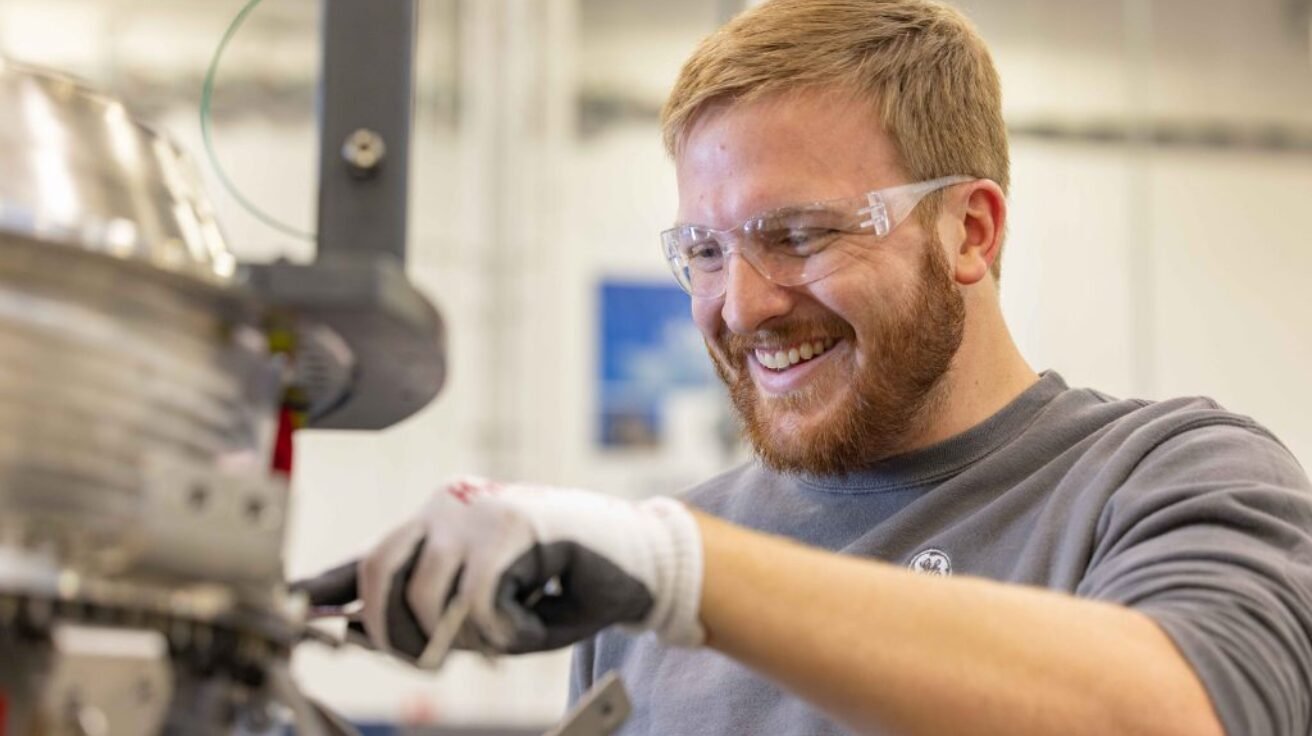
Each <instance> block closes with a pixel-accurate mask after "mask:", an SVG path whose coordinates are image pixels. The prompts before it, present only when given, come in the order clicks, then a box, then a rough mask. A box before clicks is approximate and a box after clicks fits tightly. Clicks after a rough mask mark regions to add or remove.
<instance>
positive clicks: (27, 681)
mask: <svg viewBox="0 0 1312 736" xmlns="http://www.w3.org/2000/svg"><path fill="white" fill-rule="evenodd" d="M324 11H325V16H324V39H325V43H324V65H323V77H322V80H321V126H320V132H321V169H320V203H319V204H320V206H319V212H320V215H319V228H318V240H319V250H318V258H317V260H316V261H315V262H314V263H312V264H310V265H293V264H288V263H275V264H267V265H242V264H239V263H236V262H235V261H234V259H233V257H232V255H231V254H230V253H229V251H228V249H227V248H226V246H225V244H224V242H223V237H222V235H221V230H220V228H219V226H218V223H217V222H216V221H215V218H214V213H213V211H212V209H211V207H210V205H209V203H208V202H207V200H206V199H205V197H204V196H203V194H202V193H201V191H200V189H199V187H198V186H197V182H196V178H195V176H194V174H193V172H192V171H191V170H190V168H189V164H188V163H187V161H186V159H185V158H184V157H183V155H182V153H181V152H180V151H179V150H178V149H177V148H176V147H175V146H174V145H172V144H171V143H170V142H169V141H168V140H166V139H165V138H163V137H161V136H160V135H158V134H156V133H155V132H153V131H152V130H150V129H149V128H147V127H146V126H143V125H142V124H140V123H139V122H137V121H136V120H135V119H134V118H133V117H132V115H131V113H130V112H129V111H128V110H127V108H125V107H124V106H123V105H122V104H121V103H120V102H119V101H117V100H114V99H112V98H109V97H106V96H104V95H102V94H99V93H97V92H96V91H94V90H92V89H90V88H88V87H87V86H84V85H82V84H80V83H79V82H77V81H75V80H73V79H71V78H69V77H66V76H62V75H60V74H57V73H52V72H48V71H43V70H38V69H33V68H28V67H23V66H20V65H16V64H13V63H9V62H4V61H3V60H0V110H4V114H3V115H0V172H2V173H0V736H64V735H69V736H73V735H82V736H103V735H107V734H114V735H118V734H132V735H134V736H135V735H138V734H157V733H170V734H199V735H201V736H205V735H208V734H262V733H279V732H281V730H282V724H281V721H282V720H285V718H284V716H285V715H286V714H287V713H290V714H291V716H292V717H293V720H294V721H295V723H296V730H297V732H298V733H302V734H319V733H324V734H333V733H349V732H350V727H349V726H347V725H346V724H344V723H342V722H341V721H340V720H339V719H336V718H334V717H333V716H331V715H329V714H328V712H327V711H325V710H324V709H323V708H321V707H319V706H318V705H316V704H314V703H312V702H310V701H309V700H308V699H307V698H305V697H304V696H302V695H301V694H300V693H299V692H298V691H297V689H296V687H295V685H294V683H293V682H292V680H291V678H290V676H289V673H288V669H287V663H288V659H289V656H290V653H291V651H292V649H293V648H294V647H295V646H296V645H297V644H298V643H300V642H302V641H305V640H306V639H315V638H319V639H322V638H324V637H323V635H322V634H317V633H315V630H313V629H311V628H309V627H308V626H307V624H306V620H305V619H306V612H305V610H304V606H303V604H302V602H301V601H299V600H298V599H297V598H296V597H295V596H292V595H290V594H288V593H287V591H286V587H285V584H284V581H283V577H282V576H283V570H282V560H281V549H282V544H283V532H284V528H285V520H286V515H287V513H288V498H287V490H288V489H287V476H286V473H285V471H286V470H287V468H286V467H285V463H284V462H283V460H281V459H277V458H278V456H279V452H281V451H283V450H285V449H286V448H285V447H282V446H281V445H285V443H286V442H287V441H288V434H287V433H288V431H289V429H290V426H289V412H290V411H296V412H303V421H304V423H305V424H306V425H307V426H311V427H323V428H357V429H379V428H383V427H386V426H389V425H391V424H394V423H395V422H397V421H399V420H401V419H403V418H405V417H406V416H409V415H410V414H412V413H413V412H415V411H417V410H418V409H420V408H421V407H423V406H424V405H425V404H427V403H428V401H429V400H430V399H431V398H432V397H433V396H434V395H435V394H436V393H437V391H438V390H439V388H440V387H441V384H442V380H443V377H444V372H445V353H444V338H443V327H442V322H441V320H440V318H439V316H438V314H437V312H436V310H435V309H434V308H433V306H432V305H431V304H430V303H429V302H428V301H427V300H426V299H425V298H424V297H423V296H422V295H421V294H420V293H419V292H418V291H417V290H416V289H415V288H414V286H413V285H412V284H410V282H409V281H408V280H407V279H406V278H405V274H404V270H403V264H404V256H405V236H406V233H405V222H406V186H407V177H408V172H407V158H408V156H407V148H408V143H409V137H410V105H411V97H412V92H411V87H412V80H411V59H412V45H413V35H414V34H413V28H414V5H413V2H412V0H389V2H387V3H377V2H374V1H373V0H326V1H325V4H324ZM289 397H295V399H296V401H295V403H296V404H297V406H289V404H288V398H289ZM603 685H604V686H605V688H604V690H603V691H602V692H599V693H598V695H597V696H596V697H594V698H593V699H592V700H591V701H589V703H590V704H591V707H585V708H584V709H583V712H582V713H581V714H580V715H579V717H578V719H577V720H575V721H573V722H572V723H573V725H570V724H566V725H564V726H562V728H561V729H559V730H558V731H557V732H558V733H562V734H576V735H582V734H599V733H607V732H609V731H610V730H611V729H613V728H614V727H615V725H616V724H617V723H618V722H619V721H622V720H623V717H624V714H625V712H626V708H627V705H626V704H625V702H624V697H623V692H622V689H620V688H618V686H617V685H616V684H614V683H603ZM585 705H588V704H587V703H585Z"/></svg>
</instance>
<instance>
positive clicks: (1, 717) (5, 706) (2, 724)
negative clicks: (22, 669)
mask: <svg viewBox="0 0 1312 736" xmlns="http://www.w3.org/2000/svg"><path fill="white" fill-rule="evenodd" d="M8 732H9V696H8V695H5V694H4V693H2V692H0V736H5V734H6V733H8Z"/></svg>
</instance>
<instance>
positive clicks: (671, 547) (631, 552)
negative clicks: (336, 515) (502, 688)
mask: <svg viewBox="0 0 1312 736" xmlns="http://www.w3.org/2000/svg"><path fill="white" fill-rule="evenodd" d="M348 578H358V579H356V580H351V581H350V584H352V585H355V586H356V587H357V588H358V590H356V591H353V592H354V593H358V595H359V598H360V600H361V601H362V602H363V609H362V611H361V615H360V618H361V619H362V621H363V628H364V629H365V631H366V632H367V633H368V636H369V638H370V639H371V640H372V642H373V644H374V646H375V647H377V648H379V649H382V650H385V651H390V652H393V653H395V654H397V655H399V656H402V657H404V658H406V659H409V660H411V661H413V662H415V663H416V664H418V665H419V666H421V667H428V668H435V667H437V666H438V665H440V663H441V660H442V659H443V657H444V656H445V654H446V652H447V650H448V649H450V648H451V647H452V646H454V647H456V648H464V649H479V650H483V651H485V652H490V653H523V652H534V651H543V650H548V649H556V648H559V647H563V646H567V645H569V644H572V643H574V642H576V641H579V640H582V639H585V638H587V637H590V636H592V635H593V634H596V633H597V632H598V631H600V630H602V629H604V628H606V627H608V626H611V625H614V624H620V625H624V626H626V627H628V628H630V629H631V630H644V629H647V630H653V631H655V632H656V633H657V634H658V635H659V636H660V637H661V639H663V640H664V641H665V642H667V643H669V644H674V645H680V646H696V645H699V644H700V643H701V642H702V640H703V638H704V632H703V629H702V627H701V623H700V621H699V620H698V606H699V603H700V598H701V583H702V547H701V535H700V532H699V531H698V527H697V523H696V521H695V520H694V519H693V517H692V514H691V513H690V512H689V511H688V509H687V508H686V507H685V506H684V505H683V504H682V503H680V502H678V501H675V500H673V499H670V498H652V499H648V500H644V501H640V502H636V503H635V502H631V501H626V500H621V499H618V498H613V497H610V496H605V495H602V494H598V493H592V492H588V491H581V490H575V489H564V488H552V487H547V486H532V485H514V484H497V483H492V482H489V481H486V480H482V479H476V478H468V479H462V480H458V481H455V482H452V483H449V484H447V485H445V486H444V487H442V488H441V489H439V490H438V491H437V492H436V493H434V494H433V497H432V498H431V500H430V501H429V502H428V504H427V505H426V506H425V507H424V509H423V510H422V511H421V513H420V514H419V515H418V516H417V517H416V518H414V519H412V520H411V521H409V522H408V523H406V524H404V525H402V526H401V527H399V528H398V529H396V530H395V531H393V532H392V533H391V534H389V535H388V536H387V537H386V538H385V539H384V540H383V541H382V542H381V543H380V544H379V545H378V546H377V547H375V548H374V549H373V551H372V552H370V553H369V554H368V555H367V556H366V557H365V558H363V559H362V560H360V561H359V563H358V564H356V565H348V566H344V567H342V568H338V569H337V570H335V571H329V573H325V574H324V575H323V576H320V578H318V579H316V580H311V581H305V582H303V583H301V584H299V586H298V587H300V588H301V589H303V590H305V591H307V592H308V593H309V594H310V598H311V603H323V602H342V601H340V600H337V601H328V599H329V598H332V597H334V596H337V597H339V598H340V597H341V593H342V591H343V590H344V589H345V586H344V581H347V579H348ZM334 588H336V589H337V592H336V593H333V592H332V589H334ZM316 597H318V599H319V600H316Z"/></svg>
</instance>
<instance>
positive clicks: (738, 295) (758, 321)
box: [721, 253, 795, 334]
mask: <svg viewBox="0 0 1312 736" xmlns="http://www.w3.org/2000/svg"><path fill="white" fill-rule="evenodd" d="M725 268H727V269H728V270H729V272H728V274H727V275H726V276H725V279H726V281H725V284H724V306H723V307H721V316H723V318H724V324H725V326H726V327H728V328H729V329H730V330H732V331H734V332H736V333H738V334H747V333H750V332H754V331H756V330H757V329H758V328H760V327H761V326H762V325H763V324H765V323H766V322H768V321H769V320H770V319H773V318H774V317H779V316H782V315H784V314H787V313H788V311H789V310H791V309H792V308H793V302H794V299H795V297H794V295H793V293H792V291H791V290H790V289H789V288H788V287H786V286H780V285H778V284H776V283H774V282H772V281H770V280H769V279H767V278H766V277H765V274H763V273H761V272H760V270H758V269H757V268H756V266H755V265H753V264H752V263H751V262H750V261H748V260H747V259H746V258H743V256H742V254H741V253H734V254H732V255H731V256H730V257H729V260H728V262H727V263H726V264H725Z"/></svg>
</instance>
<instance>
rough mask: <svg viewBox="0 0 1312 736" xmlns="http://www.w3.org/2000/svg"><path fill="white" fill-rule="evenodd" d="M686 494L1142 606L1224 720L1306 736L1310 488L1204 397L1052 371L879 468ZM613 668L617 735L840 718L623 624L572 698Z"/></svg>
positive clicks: (772, 477)
mask: <svg viewBox="0 0 1312 736" xmlns="http://www.w3.org/2000/svg"><path fill="white" fill-rule="evenodd" d="M686 500H687V501H688V502H690V503H691V504H693V505H695V506H697V507H700V508H702V509H705V510H706V511H708V512H710V513H712V514H715V515H716V516H719V517H722V518H724V519H727V520H729V521H732V522H735V523H738V524H741V525H743V526H746V527H750V528H753V529H759V530H762V531H765V532H770V533H773V534H780V535H785V536H788V537H792V538H794V539H797V540H799V541H801V542H803V543H805V544H809V545H813V546H816V547H822V548H825V549H830V550H835V551H839V552H842V553H844V554H850V555H858V556H864V557H872V558H876V559H880V560H885V561H888V562H891V563H893V564H898V565H907V566H910V567H913V568H914V569H919V570H923V571H927V572H933V573H939V574H943V573H950V574H953V575H973V576H980V577H985V578H992V579H994V580H1002V581H1007V582H1011V583H1022V584H1027V585H1036V586H1042V587H1046V588H1052V589H1055V590H1062V591H1067V592H1070V593H1073V594H1075V595H1078V596H1083V597H1087V598H1095V599H1099V600H1104V601H1111V602H1115V603H1119V604H1122V605H1126V606H1130V607H1133V608H1135V609H1137V610H1139V611H1142V612H1144V613H1145V614H1147V615H1149V616H1151V617H1152V618H1153V619H1154V620H1156V621H1157V622H1158V623H1159V624H1160V625H1161V626H1162V627H1163V629H1165V631H1166V632H1167V633H1168V634H1169V635H1170V636H1171V638H1172V639H1173V640H1174V641H1175V643H1176V644H1177V646H1179V648H1180V650H1181V651H1182V652H1183V653H1184V656H1185V657H1186V658H1187V660H1188V661H1189V662H1190V663H1191V664H1192V665H1193V667H1194V668H1195V670H1196V671H1197V672H1198V674H1199V676H1200V677H1201V679H1202V681H1203V683H1204V685H1205V686H1206V688H1207V691H1208V692H1209V693H1210V695H1211V697H1212V700H1213V702H1214V703H1215V706H1216V709H1217V711H1218V712H1219V713H1220V716H1221V720H1222V722H1223V723H1224V725H1225V727H1226V730H1227V732H1228V733H1231V734H1245V735H1258V734H1281V735H1283V734H1290V735H1294V734H1297V735H1298V736H1305V735H1308V734H1312V484H1310V483H1309V481H1308V477H1307V475H1306V474H1305V473H1304V472H1303V470H1302V469H1301V468H1300V467H1299V465H1298V463H1297V461H1296V460H1295V459H1294V457H1293V456H1292V455H1291V454H1290V453H1289V451H1288V450H1287V449H1285V447H1284V446H1282V445H1281V444H1280V442H1279V441H1277V440H1276V439H1275V438H1274V437H1273V436H1272V435H1271V434H1270V433H1269V432H1267V430H1265V429H1263V428H1262V427H1261V426H1259V425H1258V424H1256V423H1254V422H1253V421H1252V420H1251V419H1248V418H1246V417H1242V416H1238V415H1235V414H1231V413H1228V412H1226V411H1224V410H1222V409H1221V408H1220V407H1219V406H1217V405H1216V404H1215V403H1214V402H1212V401H1210V400H1208V399H1201V398H1193V399H1176V400H1172V401H1163V402H1158V403H1152V402H1146V401H1131V400H1117V399H1113V398H1110V397H1108V396H1105V395H1103V394H1100V393H1097V392H1095V391H1091V390H1087V389H1070V388H1068V387H1067V386H1066V384H1065V382H1063V381H1062V379H1061V377H1060V376H1058V375H1057V374H1056V373H1052V372H1049V373H1046V374H1044V376H1043V378H1042V379H1041V380H1040V381H1039V382H1038V383H1036V384H1035V385H1034V386H1032V387H1031V388H1030V389H1028V390H1027V391H1025V392H1024V393H1023V394H1022V395H1021V396H1019V397H1018V398H1017V399H1016V400H1015V401H1014V402H1012V403H1011V404H1010V405H1008V406H1007V407H1006V408H1004V409H1003V410H1002V411H1000V412H998V413H997V414H996V415H994V416H993V417H991V418H989V419H988V420H987V421H985V422H984V423H982V424H980V425H978V426H976V427H974V428H972V429H970V430H968V431H966V432H964V433H962V434H960V435H958V436H956V437H953V438H951V439H948V440H946V441H944V442H942V443H940V444H938V445H935V446H932V447H929V448H926V449H924V450H920V451H917V452H914V453H910V454H908V455H904V456H901V457H897V458H893V459H891V460H889V461H886V462H884V463H881V464H879V465H877V466H874V467H872V468H870V469H869V470H868V471H863V472H860V473H857V474H853V475H849V476H843V477H826V478H816V477H798V476H788V475H781V474H778V473H775V472H772V471H769V470H767V469H765V468H763V467H761V466H760V465H758V464H755V463H751V464H748V465H745V466H742V467H739V468H737V469H735V470H732V471H730V472H728V473H725V474H724V475H721V476H719V477H717V478H714V479H712V480H710V481H708V482H706V483H704V484H702V485H700V486H698V487H696V488H694V489H693V490H692V491H691V492H689V493H688V494H687V497H686ZM615 669H618V670H619V671H620V673H621V675H622V676H623V678H624V680H625V683H626V685H627V687H628V690H629V693H630V697H631V698H632V700H633V704H634V712H633V715H632V716H631V718H630V719H629V721H628V723H627V724H626V726H625V727H624V728H623V729H622V730H621V731H620V733H621V734H622V735H623V736H687V735H689V734H798V735H802V734H804V735H805V736H821V735H822V734H839V733H844V732H845V731H844V730H843V728H842V727H840V726H839V725H837V724H836V723H834V722H833V721H831V720H829V719H827V718H826V717H825V716H824V715H822V714H821V713H819V712H817V711H816V710H815V709H813V708H812V707H811V706H809V705H808V704H807V703H806V702H804V701H802V700H801V699H799V698H797V697H795V696H793V695H791V694H789V693H788V692H786V691H784V690H782V689H781V688H779V687H778V686H776V685H774V684H773V683H771V682H769V681H767V680H765V679H763V678H761V677H758V676H757V675H756V674H754V673H753V672H751V671H750V670H748V669H747V668H745V667H743V666H741V665H739V664H738V663H736V662H734V661H732V660H730V659H728V658H726V657H724V656H722V655H720V654H718V653H716V652H714V651H710V650H706V649H700V650H684V649H675V648H670V647H664V646H662V645H661V644H660V643H659V642H658V641H657V640H656V639H655V637H654V635H652V634H645V635H641V636H637V637H634V636H630V635H627V634H625V633H623V632H620V631H617V630H613V629H612V630H608V631H605V632H603V633H602V634H600V635H599V636H598V637H596V638H595V639H594V640H591V641H588V642H584V643H582V644H580V645H579V646H578V647H577V648H576V651H575V655H574V670H573V674H572V676H571V687H570V690H571V699H573V698H575V697H577V696H578V694H579V693H581V692H582V691H584V690H586V689H587V688H588V687H590V686H591V684H592V682H594V681H595V680H596V679H597V678H599V677H600V676H602V675H603V674H605V673H606V672H608V671H610V670H615ZM925 697H926V700H927V701H931V702H932V700H933V694H932V693H926V695H925Z"/></svg>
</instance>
